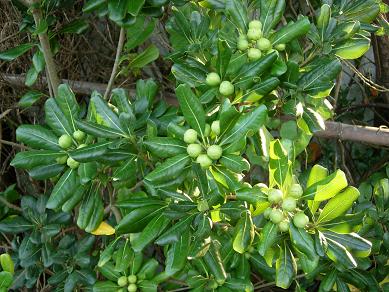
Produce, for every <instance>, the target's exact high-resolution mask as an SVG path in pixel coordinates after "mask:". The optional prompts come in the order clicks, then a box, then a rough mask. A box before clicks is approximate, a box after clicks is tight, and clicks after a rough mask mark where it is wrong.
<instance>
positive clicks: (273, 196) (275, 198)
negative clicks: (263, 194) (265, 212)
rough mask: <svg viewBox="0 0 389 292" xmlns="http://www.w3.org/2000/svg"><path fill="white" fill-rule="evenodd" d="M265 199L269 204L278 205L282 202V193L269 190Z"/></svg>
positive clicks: (276, 190)
mask: <svg viewBox="0 0 389 292" xmlns="http://www.w3.org/2000/svg"><path fill="white" fill-rule="evenodd" d="M267 199H268V201H269V202H271V203H279V202H280V201H281V200H282V191H281V190H278V189H270V190H269V193H268V195H267Z"/></svg>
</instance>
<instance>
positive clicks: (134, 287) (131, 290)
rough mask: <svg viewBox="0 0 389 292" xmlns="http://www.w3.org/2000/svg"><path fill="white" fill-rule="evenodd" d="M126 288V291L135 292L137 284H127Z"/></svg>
mask: <svg viewBox="0 0 389 292" xmlns="http://www.w3.org/2000/svg"><path fill="white" fill-rule="evenodd" d="M127 290H128V292H136V290H138V286H136V285H135V284H130V285H128V287H127Z"/></svg>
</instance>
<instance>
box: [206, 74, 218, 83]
mask: <svg viewBox="0 0 389 292" xmlns="http://www.w3.org/2000/svg"><path fill="white" fill-rule="evenodd" d="M206 82H207V84H208V85H209V86H217V85H219V84H220V82H221V80H220V76H219V74H217V73H215V72H211V73H209V74H208V75H207V79H206Z"/></svg>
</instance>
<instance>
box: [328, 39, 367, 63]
mask: <svg viewBox="0 0 389 292" xmlns="http://www.w3.org/2000/svg"><path fill="white" fill-rule="evenodd" d="M369 48H370V40H369V39H367V38H355V39H351V40H348V41H347V42H345V43H343V44H341V45H338V46H336V47H335V48H334V51H335V55H337V56H338V57H340V58H342V59H346V60H354V59H358V58H360V57H362V56H363V55H364V54H365V53H366V52H367V51H368V50H369Z"/></svg>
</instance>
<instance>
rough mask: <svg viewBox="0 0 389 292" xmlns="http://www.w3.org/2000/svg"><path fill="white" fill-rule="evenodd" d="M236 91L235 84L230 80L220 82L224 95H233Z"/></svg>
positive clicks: (220, 89) (220, 90)
mask: <svg viewBox="0 0 389 292" xmlns="http://www.w3.org/2000/svg"><path fill="white" fill-rule="evenodd" d="M234 91H235V88H234V85H232V83H231V82H230V81H223V82H222V83H220V86H219V92H220V93H221V94H222V95H224V96H227V95H231V94H233V93H234Z"/></svg>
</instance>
